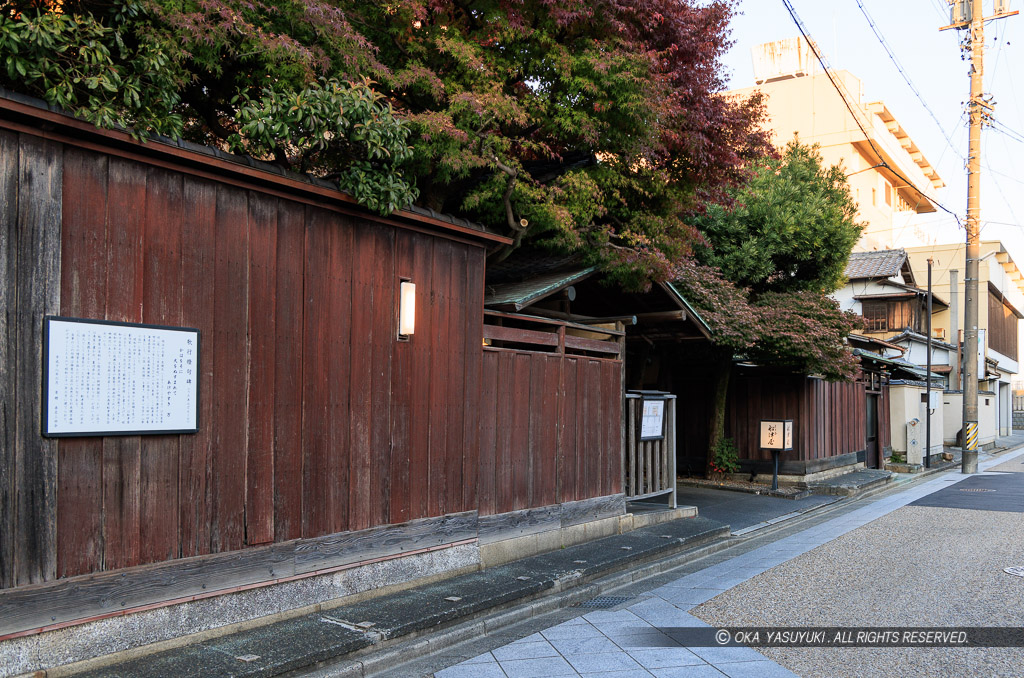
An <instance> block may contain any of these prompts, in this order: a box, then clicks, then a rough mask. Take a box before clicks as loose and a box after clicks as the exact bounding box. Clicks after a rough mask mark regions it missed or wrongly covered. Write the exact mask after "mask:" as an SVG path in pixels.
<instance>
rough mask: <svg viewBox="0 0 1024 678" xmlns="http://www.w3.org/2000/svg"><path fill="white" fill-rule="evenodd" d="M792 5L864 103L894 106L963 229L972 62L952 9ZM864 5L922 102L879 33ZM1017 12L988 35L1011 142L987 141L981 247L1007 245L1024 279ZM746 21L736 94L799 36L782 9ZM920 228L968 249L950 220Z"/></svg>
mask: <svg viewBox="0 0 1024 678" xmlns="http://www.w3.org/2000/svg"><path fill="white" fill-rule="evenodd" d="M790 2H791V4H792V5H793V7H794V9H795V10H796V13H797V15H798V16H799V18H800V19H801V21H802V22H803V25H804V28H805V29H806V30H807V31H808V33H809V34H810V36H811V37H812V38H813V39H814V40H815V42H817V44H818V46H819V48H820V49H821V50H822V52H823V53H824V56H825V58H826V59H827V61H828V63H829V65H830V66H831V67H832V68H833V69H835V70H847V71H850V72H851V73H852V74H853V75H854V76H856V77H858V78H859V79H860V80H861V82H862V87H863V90H864V101H865V102H871V101H883V102H885V104H886V105H887V106H888V108H889V110H890V111H891V112H892V114H893V116H894V117H895V118H896V120H897V121H899V123H900V124H901V125H902V126H903V128H904V129H905V130H906V131H907V133H908V134H909V135H910V138H911V139H913V141H914V143H916V144H917V147H918V148H919V149H920V150H921V152H922V153H923V154H924V156H925V158H927V159H928V161H929V162H930V163H931V164H932V166H933V167H935V168H936V170H937V171H938V173H939V176H940V177H942V179H943V180H944V181H945V182H946V187H945V188H943V189H940V190H939V193H938V200H939V202H940V203H941V204H942V205H944V206H945V207H947V208H948V209H950V210H951V211H953V212H955V213H956V214H957V215H959V216H960V219H961V220H964V218H965V217H964V215H966V212H967V172H966V167H965V160H964V158H965V157H966V155H967V138H968V137H967V134H968V132H967V116H966V113H965V103H966V100H967V98H968V95H969V92H970V75H969V61H966V60H962V59H961V51H960V42H961V40H962V39H963V37H964V33H963V32H962V31H956V30H946V31H939V28H941V27H942V26H946V25H948V24H949V23H950V22H949V8H948V5H947V3H946V0H829V1H824V2H823V1H822V0H790ZM992 3H993V0H982V4H983V7H984V15H985V16H989V15H991V14H992V13H993V6H992ZM861 5H862V6H863V9H864V10H865V11H866V13H867V15H868V16H870V17H871V20H872V21H873V22H874V24H875V27H876V28H877V30H878V32H879V33H881V35H882V37H883V38H884V40H885V42H886V44H888V46H889V49H890V50H891V51H892V52H893V54H894V55H895V57H896V60H897V61H898V62H899V64H900V66H901V67H902V69H903V72H904V73H905V74H906V75H907V77H908V78H909V80H910V82H911V83H912V84H913V88H916V89H917V91H918V92H919V93H920V95H921V97H920V98H918V96H917V95H915V93H914V89H913V88H912V87H911V86H910V85H908V84H907V82H906V80H904V78H903V76H902V75H901V74H900V71H899V70H898V69H897V67H896V65H895V64H894V63H893V61H892V59H891V58H890V57H889V54H888V53H887V52H886V49H885V47H884V46H883V45H882V43H881V42H880V41H879V39H878V37H876V35H875V33H874V32H873V31H872V28H871V25H870V24H869V23H868V19H867V18H866V17H865V14H864V12H862V10H861ZM1010 10H1011V11H1012V10H1021V11H1022V15H1018V16H1012V17H1009V18H1005V19H999V20H996V21H990V22H988V23H987V24H986V26H985V60H984V87H985V92H986V93H988V94H991V95H993V97H994V101H995V119H996V121H998V123H999V124H1000V125H1001V126H1003V127H1001V128H1000V129H1007V128H1008V129H1009V132H1003V131H998V130H997V129H995V128H993V127H986V128H985V129H984V130H983V132H982V183H981V220H982V229H981V239H982V240H1002V241H1003V243H1004V245H1005V246H1006V248H1007V250H1008V251H1009V253H1010V256H1011V257H1012V258H1013V260H1014V261H1015V262H1016V263H1017V265H1018V266H1019V267H1021V268H1022V269H1024V222H1022V221H1021V220H1022V219H1024V0H1011V1H1010ZM739 12H740V14H739V15H738V16H736V17H735V18H734V20H733V29H732V36H731V37H732V40H733V41H734V42H735V44H734V45H733V46H732V48H731V49H730V50H729V52H728V53H727V54H726V56H725V58H724V65H725V67H726V69H727V71H728V72H729V80H728V88H729V89H737V88H740V87H750V86H752V85H753V84H754V75H753V67H752V60H751V56H750V48H751V47H753V46H754V45H758V44H761V43H764V42H771V41H773V40H780V39H784V38H793V37H797V36H799V35H800V30H799V29H798V28H797V26H796V24H795V23H794V21H793V19H792V18H791V17H790V15H789V12H788V11H787V10H786V6H785V4H784V3H783V2H782V0H741V1H740V3H739ZM922 99H923V102H924V103H922ZM929 109H930V111H931V113H929ZM932 114H934V118H933V116H932ZM936 119H937V122H936ZM1013 137H1017V138H1013ZM950 142H951V143H950ZM921 223H922V224H923V225H924V226H925V227H927V228H928V229H929V230H932V232H933V233H934V235H935V237H936V239H937V241H938V242H939V243H953V242H958V243H959V242H964V241H965V239H966V233H965V231H964V230H963V229H962V228H960V226H959V225H958V224H957V222H956V220H955V219H954V218H953V217H952V216H950V215H949V214H947V213H946V212H943V211H941V210H940V211H937V212H935V213H930V214H925V215H922V217H921Z"/></svg>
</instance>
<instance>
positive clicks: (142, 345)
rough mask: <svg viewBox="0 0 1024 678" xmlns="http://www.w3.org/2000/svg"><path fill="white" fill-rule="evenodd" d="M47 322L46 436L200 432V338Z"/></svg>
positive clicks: (182, 332) (141, 328)
mask: <svg viewBox="0 0 1024 678" xmlns="http://www.w3.org/2000/svg"><path fill="white" fill-rule="evenodd" d="M45 322H46V348H47V350H46V356H45V368H46V374H45V380H44V385H45V389H46V393H45V396H46V397H45V402H44V407H45V408H46V410H45V412H44V416H43V434H44V435H51V436H52V435H103V434H118V433H121V434H124V433H170V432H193V431H196V430H197V426H198V399H199V331H198V330H193V329H187V328H181V329H177V328H162V327H152V326H146V325H130V324H124V323H106V322H93V321H81V320H75V319H67V318H46V319H45Z"/></svg>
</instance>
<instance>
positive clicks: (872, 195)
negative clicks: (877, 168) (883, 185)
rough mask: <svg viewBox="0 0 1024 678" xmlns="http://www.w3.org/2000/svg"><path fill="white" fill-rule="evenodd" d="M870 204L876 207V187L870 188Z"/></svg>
mask: <svg viewBox="0 0 1024 678" xmlns="http://www.w3.org/2000/svg"><path fill="white" fill-rule="evenodd" d="M871 206H872V207H878V189H877V188H872V189H871Z"/></svg>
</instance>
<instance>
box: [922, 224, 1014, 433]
mask: <svg viewBox="0 0 1024 678" xmlns="http://www.w3.org/2000/svg"><path fill="white" fill-rule="evenodd" d="M966 247H967V246H966V245H965V244H964V243H959V244H954V245H933V246H929V247H908V248H907V250H906V251H907V257H908V259H909V261H910V267H911V268H912V269H913V270H914V272H915V273H916V274H917V276H918V278H919V279H920V278H922V277H923V276H924V275H926V271H927V270H928V259H929V258H931V260H932V290H933V293H934V294H935V295H936V296H937V297H940V298H942V299H945V300H947V301H948V302H949V303H948V306H944V307H939V308H937V309H936V312H935V313H934V314H933V316H932V328H933V330H934V334H935V336H937V337H940V338H941V339H943V340H945V341H947V342H949V343H950V344H952V345H953V346H956V345H958V344H960V342H962V341H963V329H964V302H963V294H964V275H963V271H964V266H965V261H966V251H965V250H966ZM978 270H979V277H978V290H979V292H980V293H981V299H980V300H979V301H980V303H979V304H978V333H979V334H978V347H979V351H978V373H979V380H978V391H979V399H978V409H979V423H980V425H981V426H980V428H981V431H980V439H979V443H981V444H985V443H986V442H989V441H991V440H993V439H994V438H995V436H996V435H1010V432H1011V429H1012V420H1011V408H1012V395H1013V392H1012V382H1013V377H1014V376H1015V375H1016V374H1017V372H1018V371H1019V355H1018V321H1019V319H1020V318H1024V276H1022V275H1021V271H1020V269H1019V268H1017V264H1016V263H1015V262H1014V261H1013V259H1011V258H1010V255H1009V253H1008V252H1007V251H1006V248H1005V247H1004V246H1003V244H1002V243H1001V242H999V241H984V242H982V243H981V262H980V265H979V267H978ZM908 358H909V359H911V360H913V361H915V362H918V363H919V364H920V361H922V360H924V359H926V358H927V356H926V355H910V356H908ZM954 362H955V361H954ZM952 377H953V378H952V380H951V382H950V388H951V389H952V390H958V389H959V383H958V382H959V379H958V378H957V375H956V374H955V372H954V374H953V375H952ZM946 399H947V400H949V399H950V398H949V396H948V395H947V398H946ZM954 399H955V398H954ZM951 404H952V405H954V406H955V403H951ZM989 408H991V409H989ZM954 409H955V407H954ZM986 411H988V412H991V414H990V416H988V417H985V416H983V413H984V412H986ZM953 433H954V434H955V430H954V431H953ZM948 435H949V431H947V437H948Z"/></svg>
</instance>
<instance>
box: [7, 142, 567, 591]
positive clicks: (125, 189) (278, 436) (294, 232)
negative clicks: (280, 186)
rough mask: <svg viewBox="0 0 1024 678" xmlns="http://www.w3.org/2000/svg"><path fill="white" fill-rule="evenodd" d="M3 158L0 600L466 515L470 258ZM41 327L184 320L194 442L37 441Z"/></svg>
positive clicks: (451, 246) (474, 415)
mask: <svg viewBox="0 0 1024 678" xmlns="http://www.w3.org/2000/svg"><path fill="white" fill-rule="evenodd" d="M0 151H2V156H0V157H2V162H3V166H4V167H5V168H7V167H8V165H9V166H10V167H9V168H8V169H9V170H10V171H4V172H3V175H2V176H3V178H2V181H0V209H2V212H3V215H4V223H5V224H6V225H5V228H4V231H3V234H2V235H3V239H2V240H0V245H2V251H0V254H2V258H0V263H2V271H3V273H4V275H3V281H4V283H3V288H2V294H3V299H4V300H5V301H9V302H10V306H11V307H12V309H13V307H14V305H17V306H18V307H17V309H13V310H16V312H15V313H10V314H5V315H4V317H3V325H2V326H0V332H2V333H3V335H4V337H5V338H6V339H8V340H7V341H4V342H3V347H2V351H3V353H2V356H3V361H2V366H0V389H2V395H3V408H4V412H3V419H2V421H3V430H2V431H0V433H2V435H3V443H4V444H3V451H2V452H0V454H2V456H0V588H13V587H18V586H22V585H26V584H29V583H42V582H47V581H53V580H55V579H57V578H63V577H73V576H77V575H84V574H90V573H97V572H103V571H108V570H114V569H119V568H124V567H131V566H136V565H144V564H148V563H158V562H166V561H171V560H174V559H177V558H181V557H190V556H203V555H208V554H217V553H225V552H230V551H237V550H239V549H244V548H248V547H252V546H256V545H261V544H272V543H280V542H285V541H291V540H295V539H299V538H320V537H324V536H328V535H334V534H339V533H344V532H348V531H353V530H363V529H368V528H373V527H376V526H380V525H387V524H398V523H405V522H408V521H410V520H415V519H417V518H432V517H438V516H441V515H445V514H452V513H459V512H462V511H467V510H469V511H472V510H474V509H476V504H477V501H478V497H477V490H476V482H473V481H469V478H473V479H474V480H475V478H476V477H477V475H478V467H479V465H480V461H479V460H478V454H479V443H478V442H477V441H478V440H479V439H480V438H481V435H482V432H481V429H480V417H481V414H483V413H484V412H486V408H483V407H481V405H480V402H479V400H480V398H481V395H480V394H481V382H482V378H481V375H482V373H483V364H482V360H483V351H482V348H481V341H482V322H483V321H482V318H483V270H484V253H485V252H484V248H483V247H482V246H480V245H477V244H473V243H470V242H466V241H463V240H455V239H447V238H445V237H443V236H437V235H431V234H426V233H422V232H417V231H415V230H409V229H405V228H402V227H399V226H392V225H387V224H382V223H380V222H379V221H377V220H372V219H367V220H366V221H363V220H361V219H359V218H358V217H353V216H347V215H341V214H338V213H337V212H334V211H331V210H327V209H322V208H319V207H316V206H311V205H307V204H303V203H301V202H292V201H290V200H288V199H285V198H281V197H279V196H272V195H267V194H265V193H263V192H261V191H257V190H253V189H251V188H244V187H238V186H232V185H229V184H225V183H218V182H215V181H210V180H207V179H202V178H196V177H193V176H189V175H187V174H185V173H183V172H178V171H173V170H171V169H167V168H162V167H157V166H154V165H151V164H147V163H143V162H140V161H137V160H132V159H125V158H120V157H112V156H107V155H104V154H100V153H96V152H93V151H84V150H81V149H78V148H77V147H74V146H71V145H67V146H62V145H61V144H59V143H55V142H50V141H42V140H39V139H38V138H37V137H35V136H32V135H25V134H17V133H12V132H0ZM27 196H31V198H29V197H27ZM26 262H33V264H32V265H26ZM400 277H403V278H406V279H410V280H412V281H413V282H415V283H417V293H418V295H417V296H418V298H417V318H418V323H417V332H416V333H415V334H414V335H413V336H412V338H411V340H410V341H407V342H405V341H403V342H399V341H398V336H397V310H396V306H397V289H398V282H399V278H400ZM44 314H62V315H68V316H76V317H84V318H91V319H97V320H117V321H126V322H146V323H153V324H161V325H173V326H186V327H195V328H198V329H199V330H200V332H201V336H202V354H201V365H200V369H201V375H200V399H199V404H200V413H199V433H197V434H189V435H160V436H107V437H81V438H62V439H59V440H58V439H47V438H43V437H41V436H40V435H39V431H40V425H39V418H40V402H39V396H40V393H41V389H40V376H41V374H42V370H41V366H40V362H39V361H40V357H41V351H40V347H41V345H42V338H41V332H42V317H43V315H44ZM557 381H558V372H557V369H556V370H555V372H554V373H553V374H550V375H546V380H545V384H546V385H548V386H552V385H553V386H552V387H553V388H557ZM552 397H553V396H552ZM510 402H511V401H510ZM492 415H493V411H492ZM550 419H551V420H552V421H553V420H554V414H552V415H550ZM508 423H509V424H510V425H511V424H513V423H514V422H512V421H509V422H508ZM483 435H485V436H486V435H487V433H484V434H483ZM490 435H492V436H493V435H494V433H493V431H491V432H490ZM527 435H528V434H527ZM552 435H554V432H553V433H552ZM469 448H472V450H471V451H470V449H469ZM491 461H492V466H491V468H492V469H493V468H494V466H493V460H491ZM554 463H555V462H554V457H553V456H552V458H551V460H550V462H549V464H548V466H550V467H552V468H553V466H554ZM549 482H551V483H553V482H554V480H553V478H552V479H551V480H550V481H549ZM467 486H471V488H470V487H467ZM493 486H494V484H493V482H492V483H491V484H490V487H491V490H490V491H491V492H493ZM538 487H539V488H541V490H540V495H541V496H543V498H544V499H545V500H546V499H548V498H550V497H552V496H553V492H551V491H550V490H548V489H547V488H546V487H545V486H544V485H543V483H539V484H538ZM524 499H526V497H524Z"/></svg>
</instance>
